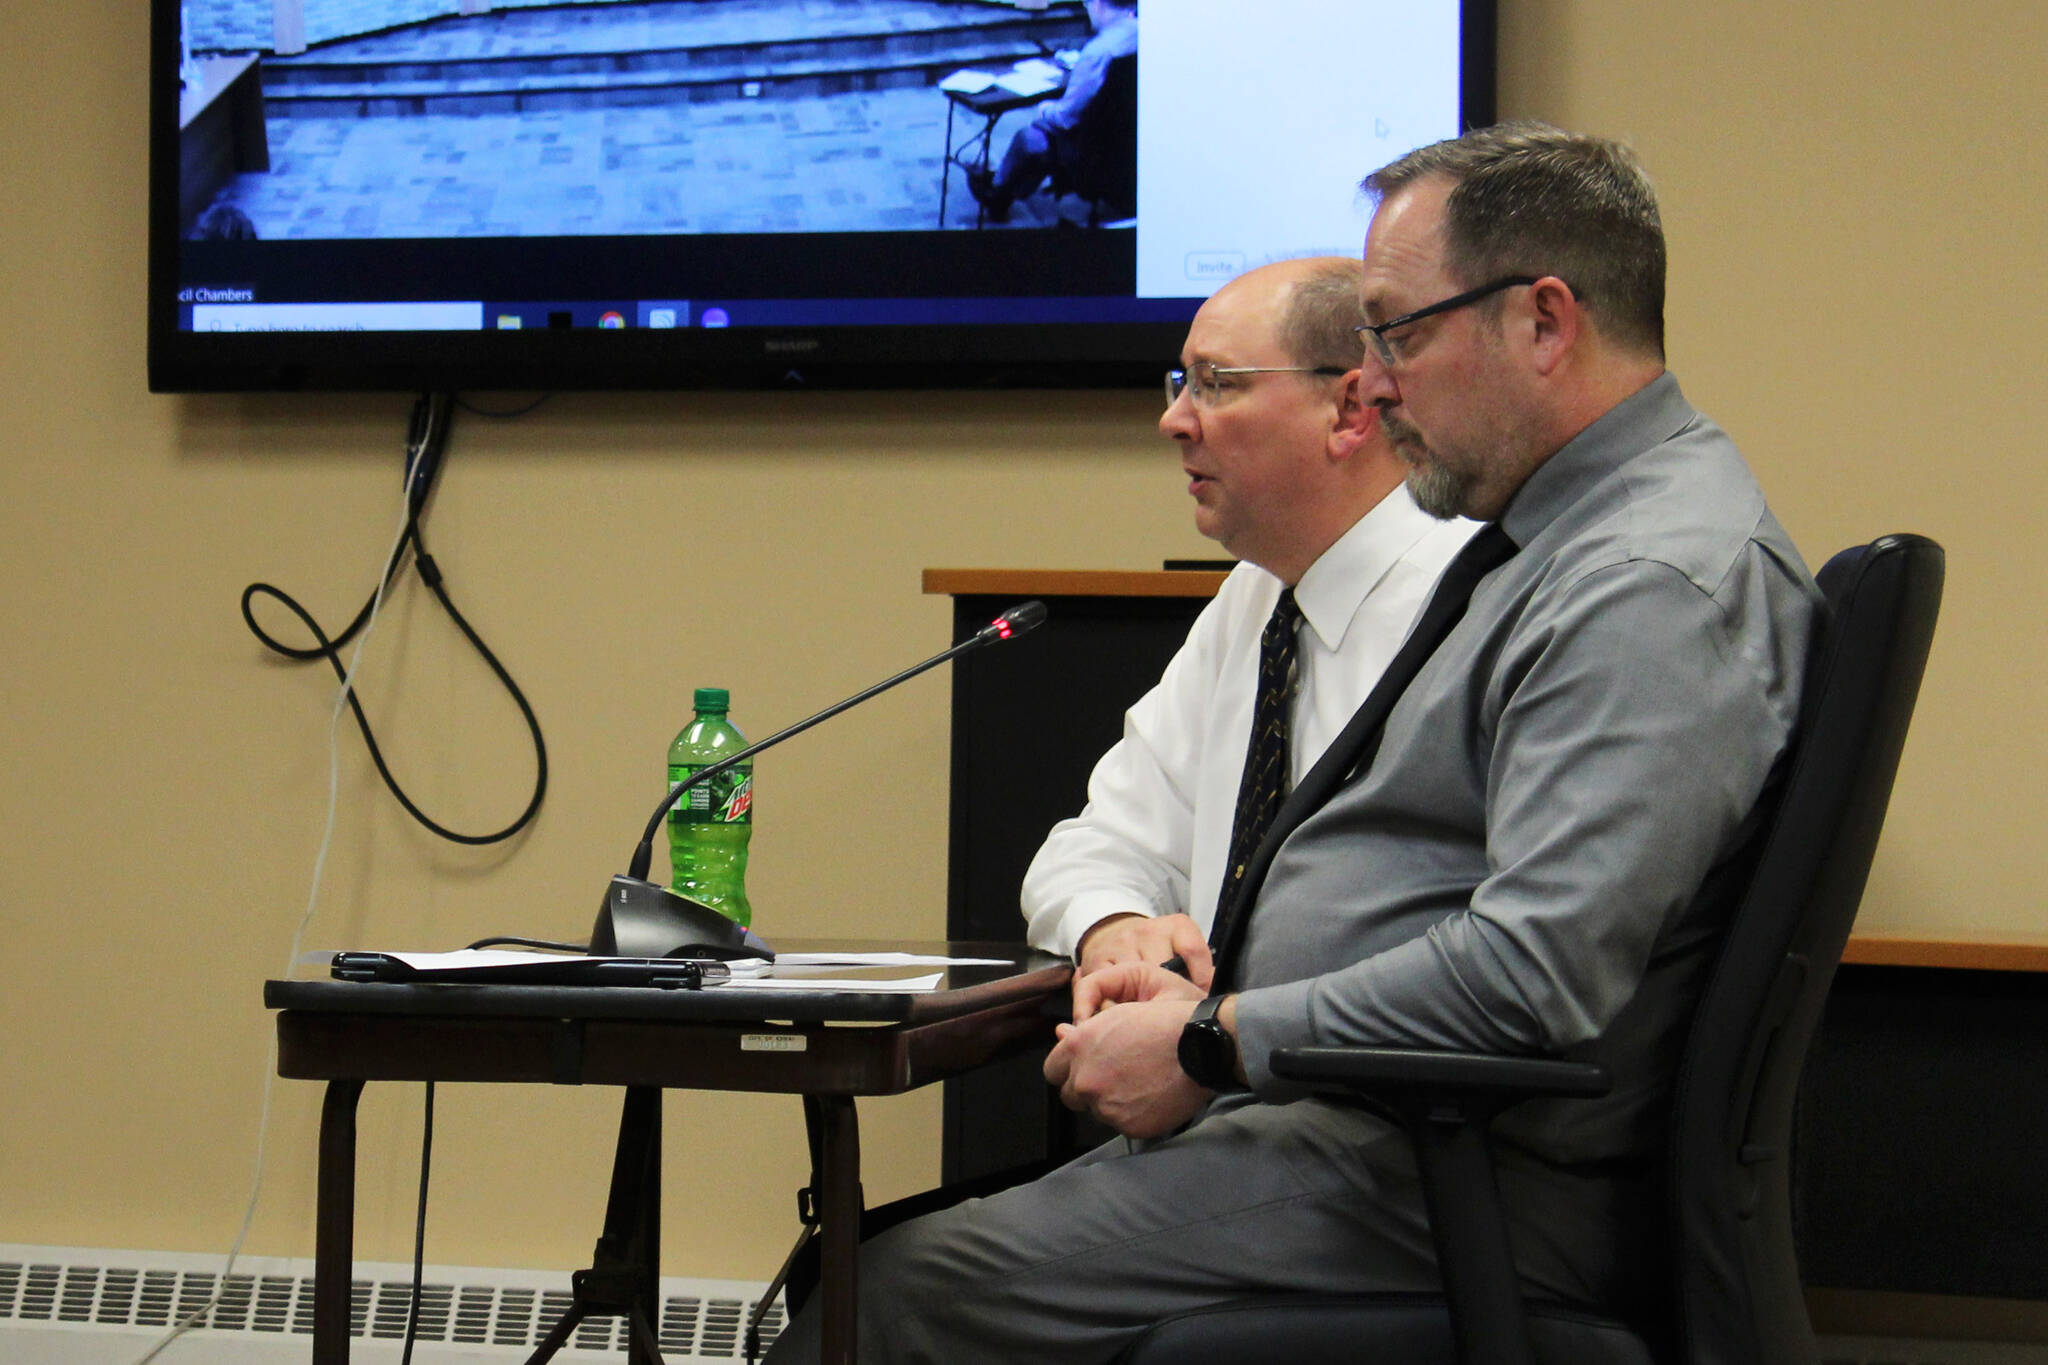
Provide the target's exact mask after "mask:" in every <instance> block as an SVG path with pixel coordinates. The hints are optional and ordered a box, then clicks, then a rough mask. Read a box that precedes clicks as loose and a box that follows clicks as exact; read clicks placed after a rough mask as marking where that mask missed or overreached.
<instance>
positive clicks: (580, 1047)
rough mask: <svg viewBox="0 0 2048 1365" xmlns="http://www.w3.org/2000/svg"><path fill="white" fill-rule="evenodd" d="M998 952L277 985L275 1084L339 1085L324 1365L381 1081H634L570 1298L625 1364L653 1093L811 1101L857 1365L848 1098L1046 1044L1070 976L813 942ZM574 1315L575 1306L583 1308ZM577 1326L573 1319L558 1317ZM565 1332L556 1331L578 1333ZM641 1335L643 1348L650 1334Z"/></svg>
mask: <svg viewBox="0 0 2048 1365" xmlns="http://www.w3.org/2000/svg"><path fill="white" fill-rule="evenodd" d="M780 946H781V947H783V948H784V949H786V950H791V951H809V950H820V949H841V948H860V949H864V950H869V951H876V950H882V949H902V950H907V951H916V952H928V953H945V954H946V955H949V956H954V957H988V958H999V959H1001V960H1002V962H1001V965H999V966H981V967H953V968H950V969H948V971H947V973H946V978H945V980H943V981H942V982H941V983H940V988H939V989H938V990H936V991H933V992H931V993H929V994H918V995H910V994H900V993H885V992H880V991H875V992H853V993H833V992H824V991H818V992H810V991H767V990H749V989H747V988H746V986H745V985H744V984H740V985H733V986H720V987H715V988H712V989H708V990H701V991H690V990H674V991H670V990H656V989H641V988H618V987H544V986H468V985H462V986H444V985H384V984H362V983H354V982H344V981H270V982H266V983H265V984H264V988H263V999H264V1004H265V1005H267V1006H269V1007H270V1008H272V1009H276V1010H278V1011H279V1014H278V1016H277V1036H278V1067H277V1069H278V1074H279V1075H281V1076H286V1077H291V1078H295V1079H300V1080H320V1081H326V1082H327V1096H326V1100H325V1103H324V1106H323V1108H322V1111H321V1119H320V1163H319V1211H318V1229H317V1234H316V1248H315V1258H314V1307H313V1360H314V1362H315V1365H345V1362H346V1361H347V1360H348V1357H349V1284H350V1278H351V1275H352V1273H353V1261H354V1242H355V1165H356V1150H355V1148H356V1136H355V1128H356V1124H355V1113H356V1104H357V1100H358V1099H359V1098H360V1096H361V1094H362V1090H363V1086H364V1085H365V1084H366V1083H367V1082H369V1081H479V1082H487V1083H500V1084H502V1083H508V1082H509V1083H524V1084H532V1085H617V1086H623V1087H626V1094H627V1100H626V1112H625V1117H624V1120H623V1122H622V1124H621V1127H620V1136H619V1150H618V1156H617V1160H616V1163H615V1165H614V1168H613V1173H612V1199H611V1203H610V1205H609V1207H608V1208H607V1211H606V1220H605V1236H604V1237H603V1238H602V1239H601V1240H600V1242H599V1244H598V1254H597V1258H596V1264H594V1265H593V1266H592V1267H591V1269H589V1270H586V1271H583V1272H581V1273H580V1274H579V1275H578V1276H577V1280H576V1288H577V1304H578V1306H579V1307H580V1308H582V1309H584V1310H585V1311H589V1312H592V1313H600V1314H601V1313H614V1314H619V1315H623V1316H627V1317H628V1318H629V1319H631V1320H633V1322H634V1328H633V1331H632V1333H631V1334H630V1335H631V1336H632V1338H633V1343H632V1348H631V1349H632V1359H633V1361H634V1362H635V1365H640V1362H643V1361H646V1362H658V1361H659V1360H660V1355H659V1353H658V1347H657V1344H656V1341H655V1338H654V1336H653V1331H654V1327H655V1324H656V1323H657V1322H658V1310H657V1306H656V1299H655V1295H656V1286H657V1277H658V1274H659V1223H660V1207H661V1205H660V1183H659V1182H660V1159H661V1158H660V1151H661V1142H660V1137H661V1129H660V1113H661V1111H660V1092H661V1091H662V1090H665V1089H689V1090H738V1091H755V1092H767V1093H776V1094H798V1095H802V1096H803V1097H804V1104H805V1113H806V1118H807V1120H808V1121H809V1123H810V1126H811V1135H812V1139H813V1161H814V1172H813V1180H814V1185H813V1189H814V1193H815V1202H816V1210H817V1218H818V1225H819V1238H820V1247H821V1251H822V1258H821V1266H822V1271H823V1273H822V1278H821V1281H820V1288H819V1294H820V1307H821V1311H822V1312H823V1315H824V1317H823V1324H822V1325H823V1348H824V1349H823V1352H822V1355H823V1359H824V1360H826V1361H829V1362H851V1361H852V1360H853V1358H854V1355H853V1351H854V1340H855V1338H854V1325H855V1324H854V1301H855V1295H854V1290H855V1273H856V1272H855V1255H854V1253H855V1248H856V1247H857V1245H858V1242H859V1224H860V1213H861V1195H860V1138H859V1133H858V1131H857V1128H856V1123H855V1117H854V1105H853V1101H854V1097H855V1096H859V1095H894V1094H900V1093H902V1092H903V1091H906V1090H912V1089H915V1088H916V1087H918V1086H921V1085H925V1084H928V1083H929V1082H931V1081H935V1080H939V1079H941V1078H942V1077H946V1076H951V1075H957V1074H959V1073H961V1072H964V1071H967V1070H970V1069H972V1068H974V1067H978V1066H981V1065H983V1064H984V1063H987V1062H989V1061H992V1060H995V1059H997V1058H1000V1057H1002V1056H1005V1055H1007V1054H1009V1053H1010V1052H1012V1051H1015V1050H1017V1049H1020V1048H1023V1047H1026V1046H1029V1045H1030V1044H1032V1043H1035V1042H1040V1041H1043V1040H1044V1039H1046V1038H1049V1037H1050V1036H1051V1029H1052V1023H1051V1020H1052V1019H1053V1018H1054V1017H1064V1010H1065V1008H1066V988H1067V984H1068V981H1069V978H1070V976H1071V974H1072V969H1071V967H1070V966H1069V965H1068V964H1067V963H1066V962H1065V961H1063V960H1061V959H1058V958H1053V957H1048V956H1046V955H1044V954H1040V953H1034V952H1031V951H1029V950H1027V949H1024V948H1021V947H1019V946H1017V945H1015V944H993V943H952V944H943V943H925V944H917V943H864V944H849V943H845V942H833V943H805V942H796V941H792V942H789V943H786V944H782V945H780ZM572 1311H573V1310H572ZM565 1320H566V1319H565ZM566 1335H567V1333H566V1331H564V1332H562V1336H563V1338H564V1339H566ZM643 1338H644V1340H643Z"/></svg>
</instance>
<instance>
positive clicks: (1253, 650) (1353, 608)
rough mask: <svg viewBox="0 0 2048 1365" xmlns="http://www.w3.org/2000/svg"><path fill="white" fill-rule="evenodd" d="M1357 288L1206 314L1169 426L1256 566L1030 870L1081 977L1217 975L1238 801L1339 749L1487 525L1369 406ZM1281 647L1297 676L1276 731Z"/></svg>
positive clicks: (1196, 480)
mask: <svg viewBox="0 0 2048 1365" xmlns="http://www.w3.org/2000/svg"><path fill="white" fill-rule="evenodd" d="M1360 282H1361V267H1360V264H1359V262H1358V261H1357V260H1355V259H1350V258H1346V257H1339V256H1327V257H1315V258H1310V259H1305V260H1295V261H1285V262H1282V263H1280V264H1277V265H1270V266H1266V267H1263V268H1261V269H1258V270H1254V271H1251V272H1250V273H1248V274H1245V275H1243V276H1241V277H1239V278H1238V279H1236V280H1233V281H1231V282H1230V283H1229V284H1227V285H1225V286H1224V287H1223V288H1222V289H1220V290H1218V291H1217V292H1216V294H1215V296H1214V297H1213V298H1211V299H1209V300H1208V302H1206V303H1205V304H1203V306H1202V308H1201V311H1200V312H1198V313H1197V314H1196V315H1195V319H1194V322H1193V325H1192V326H1191V327H1190V328H1189V329H1188V336H1187V341H1186V344H1185V345H1184V346H1183V347H1182V351H1181V357H1180V365H1179V366H1177V367H1176V368H1174V369H1172V370H1169V371H1168V372H1167V376H1166V399H1167V408H1166V413H1165V415H1164V416H1162V417H1161V418H1160V419H1159V430H1160V432H1161V433H1162V434H1163V435H1165V436H1167V437H1169V438H1171V439H1172V441H1173V443H1174V446H1175V448H1176V450H1177V451H1178V453H1179V456H1180V463H1181V468H1182V470H1183V471H1184V472H1185V473H1186V474H1187V477H1188V485H1187V487H1188V495H1189V496H1190V497H1191V498H1192V499H1193V500H1194V504H1195V526H1196V528H1197V529H1198V530H1200V531H1201V533H1202V534H1203V535H1205V536H1207V537H1209V538H1210V539H1212V540H1215V541H1217V542H1219V543H1221V545H1222V546H1223V548H1224V549H1226V550H1228V551H1229V552H1230V553H1231V554H1233V555H1235V556H1237V557H1238V558H1239V559H1240V560H1242V561H1243V563H1241V564H1240V565H1239V566H1238V567H1237V569H1236V570H1235V571H1233V572H1232V574H1231V575H1230V577H1229V578H1228V579H1227V580H1225V582H1224V584H1223V587H1222V589H1221V591H1219V592H1218V593H1217V595H1216V600H1215V601H1214V602H1213V603H1211V604H1210V605H1209V606H1208V607H1207V608H1206V609H1205V610H1204V611H1203V612H1202V615H1201V617H1200V619H1199V620H1197V621H1196V623H1195V625H1194V628H1193V629H1192V630H1191V631H1190V632H1189V634H1188V639H1187V642H1186V643H1185V644H1184V645H1183V646H1182V647H1181V649H1180V651H1179V653H1177V654H1176V655H1175V656H1174V658H1173V660H1172V662H1171V663H1169V664H1168V665H1167V669H1166V672H1165V675H1164V676H1163V677H1162V678H1161V679H1160V681H1159V685H1158V686H1157V687H1155V688H1153V689H1152V691H1151V692H1149V693H1147V694H1146V695H1145V696H1144V697H1143V698H1142V699H1141V700H1140V701H1139V702H1138V703H1137V705H1135V706H1133V707H1132V708H1131V710H1130V712H1129V713H1128V714H1127V715H1126V717H1125V721H1124V738H1123V740H1122V741H1121V742H1120V743H1118V744H1117V745H1116V746H1115V747H1114V748H1112V749H1111V750H1110V751H1109V752H1108V753H1107V754H1105V755H1104V756H1103V758H1102V760H1101V762H1100V763H1098V764H1097V765H1096V768H1095V772H1094V774H1093V776H1092V777H1091V778H1090V780H1089V787H1088V805H1087V808H1086V809H1085V810H1083V811H1082V812H1081V813H1080V814H1079V815H1077V816H1076V817H1074V818H1073V819H1070V820H1066V821H1063V822H1062V823H1061V824H1059V825H1058V826H1056V827H1055V828H1054V829H1053V831H1052V833H1051V835H1050V836H1049V837H1048V838H1047V840H1046V842H1045V845H1044V846H1043V847H1042V848H1041V849H1040V850H1039V853H1038V855H1037V857H1036V858H1035V859H1033V861H1032V864H1031V869H1030V871H1029V872H1028V873H1027V874H1026V876H1025V878H1024V889H1023V905H1024V913H1025V916H1026V918H1027V920H1028V923H1029V936H1030V940H1031V942H1032V943H1033V944H1035V945H1037V946H1038V947H1041V948H1045V949H1048V950H1050V951H1053V952H1058V953H1063V954H1068V955H1071V956H1073V957H1074V959H1075V961H1076V963H1077V964H1078V965H1079V967H1080V973H1079V975H1082V976H1085V975H1086V974H1087V973H1089V972H1092V971H1095V970H1097V969H1099V968H1101V967H1105V966H1110V965H1114V964H1117V963H1121V962H1131V961H1146V962H1160V961H1163V960H1166V959H1167V958H1170V957H1179V958H1180V959H1181V960H1182V961H1184V962H1185V963H1186V964H1187V967H1188V971H1189V975H1190V978H1191V979H1192V980H1193V981H1194V982H1195V983H1196V984H1197V985H1205V986H1206V985H1207V984H1208V981H1209V970H1210V965H1209V947H1208V935H1209V933H1210V930H1211V929H1212V927H1213V922H1214V916H1215V910H1216V905H1217V902H1218V898H1219V896H1220V895H1221V894H1222V893H1224V891H1225V890H1226V888H1227V887H1228V886H1229V885H1230V883H1231V882H1232V880H1233V875H1234V873H1235V872H1236V871H1237V869H1238V867H1239V866H1240V865H1241V864H1242V863H1243V861H1244V853H1245V848H1244V846H1245V845H1248V844H1250V843H1255V842H1256V837H1257V835H1258V834H1259V833H1261V832H1262V826H1260V825H1259V823H1258V820H1259V814H1260V812H1259V811H1258V810H1257V809H1253V810H1247V811H1246V813H1245V817H1244V818H1243V819H1240V818H1239V809H1240V807H1241V806H1244V805H1247V804H1248V803H1249V804H1252V805H1254V806H1256V805H1257V804H1258V802H1257V801H1256V800H1254V799H1253V798H1254V797H1263V798H1264V799H1265V801H1266V802H1268V803H1270V802H1272V801H1275V800H1277V799H1278V798H1284V796H1285V795H1286V793H1287V790H1288V789H1289V788H1290V787H1291V786H1292V784H1293V781H1294V779H1295V778H1297V777H1299V776H1300V775H1301V774H1302V773H1303V772H1305V771H1307V769H1308V768H1309V767H1310V765H1312V764H1313V763H1314V762H1315V760H1316V759H1317V758H1318V757H1320V756H1321V754H1322V752H1323V749H1324V748H1325V747H1326V746H1327V745H1328V744H1329V742H1330V740H1331V738H1332V737H1333V736H1334V735H1335V734H1336V733H1337V731H1338V730H1339V729H1341V728H1342V727H1343V725H1344V722H1345V721H1346V720H1348V719H1350V717H1351V714H1352V713H1353V712H1354V711H1355V710H1357V708H1358V705H1359V703H1360V702H1361V701H1362V700H1364V698H1365V695H1366V694H1367V693H1368V692H1370V691H1371V690H1372V685H1373V684H1374V683H1375V682H1376V681H1378V679H1379V676H1380V673H1381V672H1382V670H1384V669H1385V667H1386V665H1387V661H1388V660H1389V659H1390V658H1391V657H1392V656H1393V653H1394V651H1395V650H1396V649H1397V648H1398V647H1399V646H1400V643H1401V640H1402V638H1403V637H1404V636H1405V635H1406V634H1407V632H1408V627H1409V624H1410V623H1411V622H1412V621H1413V620H1414V617H1415V614H1416V612H1417V611H1418V610H1419V609H1420V608H1421V606H1422V602H1423V599H1424V598H1425V597H1427V596H1428V594H1429V590H1430V587H1431V585H1432V584H1434V583H1435V581H1436V579H1437V576H1438V574H1440V573H1441V572H1442V570H1443V567H1444V565H1445V564H1446V563H1448V562H1449V561H1450V559H1451V557H1452V556H1454V555H1455V554H1457V552H1458V548H1459V547H1460V546H1461V545H1463V544H1464V542H1465V539H1466V537H1467V536H1469V535H1470V534H1471V532H1472V529H1473V525H1472V523H1470V522H1466V521H1449V522H1445V521H1439V520H1437V519H1435V518H1432V517H1430V516H1428V515H1426V514H1424V513H1423V512H1421V511H1420V510H1419V509H1417V507H1416V506H1415V503H1414V501H1413V499H1412V498H1411V497H1410V496H1409V494H1408V492H1407V490H1406V488H1405V487H1404V486H1403V483H1402V479H1403V475H1404V474H1405V472H1406V468H1407V467H1406V465H1405V464H1403V463H1402V461H1401V460H1400V459H1399V458H1398V457H1397V456H1396V455H1395V454H1394V452H1393V450H1392V449H1391V447H1390V446H1389V445H1388V443H1387V441H1386V438H1385V436H1384V434H1383V433H1382V432H1381V431H1380V429H1379V419H1378V413H1377V412H1376V411H1375V410H1374V409H1373V408H1372V407H1371V405H1369V404H1367V403H1365V402H1363V401H1362V400H1361V398H1360V394H1359V382H1360V375H1359V363H1360V360H1361V359H1362V357H1363V354H1364V353H1363V351H1362V349H1361V346H1360V342H1359V340H1358V336H1357V332H1356V329H1357V328H1358V327H1359V326H1360V325H1362V324H1363V322H1364V320H1365V318H1364V314H1363V312H1362V311H1361V310H1360V306H1359V286H1360ZM1283 599H1284V604H1283ZM1278 635H1284V636H1286V637H1287V638H1284V639H1272V637H1275V636H1278ZM1269 639H1272V644H1271V645H1270V646H1267V647H1266V648H1265V649H1264V650H1263V652H1264V653H1266V654H1268V655H1271V654H1273V653H1274V652H1275V650H1278V651H1279V653H1280V654H1281V655H1282V657H1280V658H1279V659H1277V660H1274V659H1269V660H1268V662H1267V671H1269V672H1273V671H1277V672H1278V673H1279V674H1280V675H1281V676H1279V677H1278V678H1276V679H1275V683H1276V686H1275V687H1271V688H1268V689H1267V692H1268V694H1269V695H1268V708H1267V709H1268V711H1269V712H1271V713H1272V714H1270V715H1269V716H1267V717H1266V718H1265V719H1266V722H1267V723H1266V724H1264V725H1259V724H1256V722H1257V721H1258V720H1259V717H1257V716H1256V715H1255V713H1256V712H1257V711H1258V702H1259V699H1260V676H1261V654H1262V644H1263V643H1264V642H1265V641H1267V640H1269ZM1274 726H1277V727H1278V729H1279V731H1280V734H1279V735H1277V736H1275V735H1273V734H1272V733H1270V732H1271V730H1272V729H1273V727H1274ZM1255 731H1262V732H1265V734H1264V738H1265V739H1266V740H1267V742H1268V745H1269V747H1273V746H1275V742H1276V741H1277V747H1276V749H1275V751H1276V753H1277V754H1278V763H1277V766H1276V767H1275V768H1274V769H1273V770H1272V771H1271V772H1269V773H1268V774H1267V776H1268V777H1269V779H1271V780H1269V782H1268V783H1267V787H1266V789H1265V790H1263V791H1262V792H1259V793H1249V792H1247V790H1246V787H1247V781H1248V779H1249V778H1252V777H1255V776H1256V774H1248V772H1247V768H1248V759H1252V758H1254V755H1253V754H1252V753H1251V752H1250V751H1251V750H1252V749H1253V747H1254V744H1253V741H1254V740H1255V739H1258V738H1260V735H1259V734H1257V733H1255ZM1264 814H1265V815H1267V816H1270V814H1271V812H1270V810H1267V811H1265V812H1264ZM1234 845H1235V846H1236V847H1237V852H1236V854H1235V855H1233V846H1234Z"/></svg>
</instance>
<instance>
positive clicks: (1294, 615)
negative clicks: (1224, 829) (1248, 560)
mask: <svg viewBox="0 0 2048 1365" xmlns="http://www.w3.org/2000/svg"><path fill="white" fill-rule="evenodd" d="M1300 629H1301V608H1300V607H1298V606H1296V605H1295V602H1294V589H1292V588H1283V589H1281V591H1280V600H1279V601H1278V602H1275V603H1274V604H1273V614H1272V615H1271V616H1269V617H1267V618H1266V630H1265V633H1264V634H1262V635H1260V636H1259V690H1258V693H1257V696H1256V697H1255V698H1254V700H1253V702H1252V737H1251V740H1250V742H1248V743H1247V744H1246V745H1245V751H1244V775H1243V776H1242V777H1240V778H1238V780H1237V813H1236V814H1235V815H1234V816H1233V817H1232V819H1231V822H1230V859H1229V861H1228V862H1226V863H1224V865H1223V888H1222V890H1221V891H1219V892H1218V893H1217V895H1216V908H1217V915H1216V920H1215V924H1214V926H1213V927H1212V928H1211V930H1210V932H1209V942H1210V943H1211V944H1215V943H1220V942H1221V941H1222V940H1221V938H1220V937H1219V935H1221V934H1222V933H1223V932H1224V928H1225V926H1224V923H1223V913H1222V911H1223V907H1224V906H1226V905H1230V904H1232V903H1233V902H1234V901H1235V899H1236V896H1235V894H1234V893H1235V892H1236V890H1237V885H1238V883H1239V882H1240V881H1242V880H1243V879H1244V874H1245V870H1246V868H1247V866H1248V865H1249V864H1250V863H1251V859H1252V854H1254V853H1256V852H1258V848H1259V845H1260V843H1262V842H1263V841H1264V840H1265V837H1266V831H1267V830H1268V829H1271V828H1272V826H1273V817H1274V816H1275V815H1277V814H1279V813H1280V805H1281V803H1282V802H1283V801H1285V800H1286V799H1287V789H1288V786H1289V785H1290V784H1289V782H1288V778H1289V777H1290V776H1291V775H1292V773H1293V747H1294V746H1293V744H1292V742H1291V739H1292V728H1293V727H1292V725H1291V723H1290V716H1291V713H1292V712H1293V710H1294V692H1295V687H1296V684H1297V682H1298V680H1299V672H1300V669H1299V663H1298V653H1299V652H1298V650H1297V648H1296V644H1295V636H1296V634H1297V633H1298V632H1299V631H1300Z"/></svg>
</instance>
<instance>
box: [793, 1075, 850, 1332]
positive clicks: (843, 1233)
mask: <svg viewBox="0 0 2048 1365" xmlns="http://www.w3.org/2000/svg"><path fill="white" fill-rule="evenodd" d="M804 1102H805V1103H806V1104H807V1105H810V1106H811V1112H812V1115H813V1117H814V1118H815V1119H816V1129H817V1133H818V1238H819V1252H820V1256H819V1264H818V1293H819V1295H820V1296H821V1298H820V1303H819V1312H820V1317H819V1324H818V1325H819V1333H818V1337H819V1348H820V1349H819V1358H820V1360H822V1361H823V1362H824V1365H853V1355H854V1342H855V1336H854V1331H855V1327H856V1323H855V1320H854V1304H855V1302H856V1300H857V1298H858V1294H857V1292H856V1291H857V1289H858V1281H857V1277H858V1275H859V1266H858V1257H857V1253H858V1251H859V1249H860V1211H861V1190H860V1126H859V1123H858V1122H857V1120H856V1118H855V1116H854V1111H853V1097H852V1096H850V1095H807V1096H805V1097H804Z"/></svg>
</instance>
